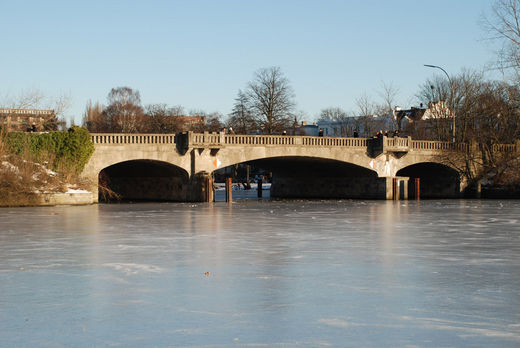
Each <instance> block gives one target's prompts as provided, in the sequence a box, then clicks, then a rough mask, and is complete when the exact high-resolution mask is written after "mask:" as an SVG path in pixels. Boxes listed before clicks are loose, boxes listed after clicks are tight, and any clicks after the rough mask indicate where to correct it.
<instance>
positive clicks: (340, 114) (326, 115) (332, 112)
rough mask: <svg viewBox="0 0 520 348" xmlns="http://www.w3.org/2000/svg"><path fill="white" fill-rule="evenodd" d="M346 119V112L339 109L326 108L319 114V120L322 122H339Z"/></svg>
mask: <svg viewBox="0 0 520 348" xmlns="http://www.w3.org/2000/svg"><path fill="white" fill-rule="evenodd" d="M347 117H348V114H347V112H346V111H345V110H343V109H342V108H339V107H328V108H325V109H322V110H321V112H320V119H322V120H331V121H340V120H343V119H345V118H347Z"/></svg>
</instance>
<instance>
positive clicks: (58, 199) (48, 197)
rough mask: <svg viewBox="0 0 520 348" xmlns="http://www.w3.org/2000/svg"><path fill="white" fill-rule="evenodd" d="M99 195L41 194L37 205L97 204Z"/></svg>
mask: <svg viewBox="0 0 520 348" xmlns="http://www.w3.org/2000/svg"><path fill="white" fill-rule="evenodd" d="M97 198H98V197H97V194H95V193H92V192H85V193H39V194H37V199H36V202H37V203H36V204H37V205H85V204H93V203H96V202H97Z"/></svg>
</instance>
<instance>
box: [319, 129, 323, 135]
mask: <svg viewBox="0 0 520 348" xmlns="http://www.w3.org/2000/svg"><path fill="white" fill-rule="evenodd" d="M318 136H319V137H322V136H323V128H320V131H319V132H318Z"/></svg>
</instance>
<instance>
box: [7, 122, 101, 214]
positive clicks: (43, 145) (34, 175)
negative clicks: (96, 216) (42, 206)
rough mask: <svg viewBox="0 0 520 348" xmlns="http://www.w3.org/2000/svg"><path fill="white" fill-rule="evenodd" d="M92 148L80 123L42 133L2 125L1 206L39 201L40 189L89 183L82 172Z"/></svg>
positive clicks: (50, 190)
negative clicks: (18, 130) (17, 129)
mask: <svg viewBox="0 0 520 348" xmlns="http://www.w3.org/2000/svg"><path fill="white" fill-rule="evenodd" d="M93 152H94V145H93V144H92V142H91V141H90V134H89V132H88V131H87V130H86V129H85V128H81V127H72V128H71V129H69V131H67V132H50V133H40V134H38V133H22V132H9V133H8V132H3V131H2V130H1V129H0V206H24V205H34V204H38V203H37V202H38V193H39V192H65V191H67V190H68V188H69V187H71V186H73V187H74V186H76V187H78V186H83V184H87V183H83V182H82V181H81V180H80V178H79V174H80V173H81V172H82V171H83V168H84V167H85V165H86V163H87V162H88V160H89V159H90V156H91V155H92V153H93ZM49 169H52V170H53V171H54V172H52V171H49Z"/></svg>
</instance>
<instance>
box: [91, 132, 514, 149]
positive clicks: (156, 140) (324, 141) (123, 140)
mask: <svg viewBox="0 0 520 348" xmlns="http://www.w3.org/2000/svg"><path fill="white" fill-rule="evenodd" d="M181 135H184V136H185V137H184V138H182V139H185V140H186V141H187V144H185V145H186V146H187V147H190V146H195V147H197V146H203V147H207V146H209V147H221V146H225V145H243V146H247V145H261V146H269V145H278V146H280V145H282V146H284V145H287V146H291V145H294V146H327V147H355V148H366V147H367V146H369V145H370V144H371V142H372V145H373V143H374V139H367V138H336V137H313V136H287V135H241V134H224V133H209V132H204V133H193V132H185V133H182V134H181ZM177 136H178V135H175V134H118V133H92V134H91V140H92V142H93V143H94V144H114V145H116V144H176V137H177ZM182 139H181V140H182ZM381 146H384V150H387V151H400V152H403V151H409V150H427V151H445V150H458V151H466V150H468V146H469V145H468V144H464V143H452V142H445V141H430V140H412V138H410V137H407V138H400V137H393V138H387V137H383V139H382V140H379V147H381ZM380 150H383V149H382V148H381V149H380ZM492 150H493V151H497V152H505V153H514V152H515V151H516V152H519V153H520V140H518V141H517V142H516V143H515V144H494V145H493V149H492Z"/></svg>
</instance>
